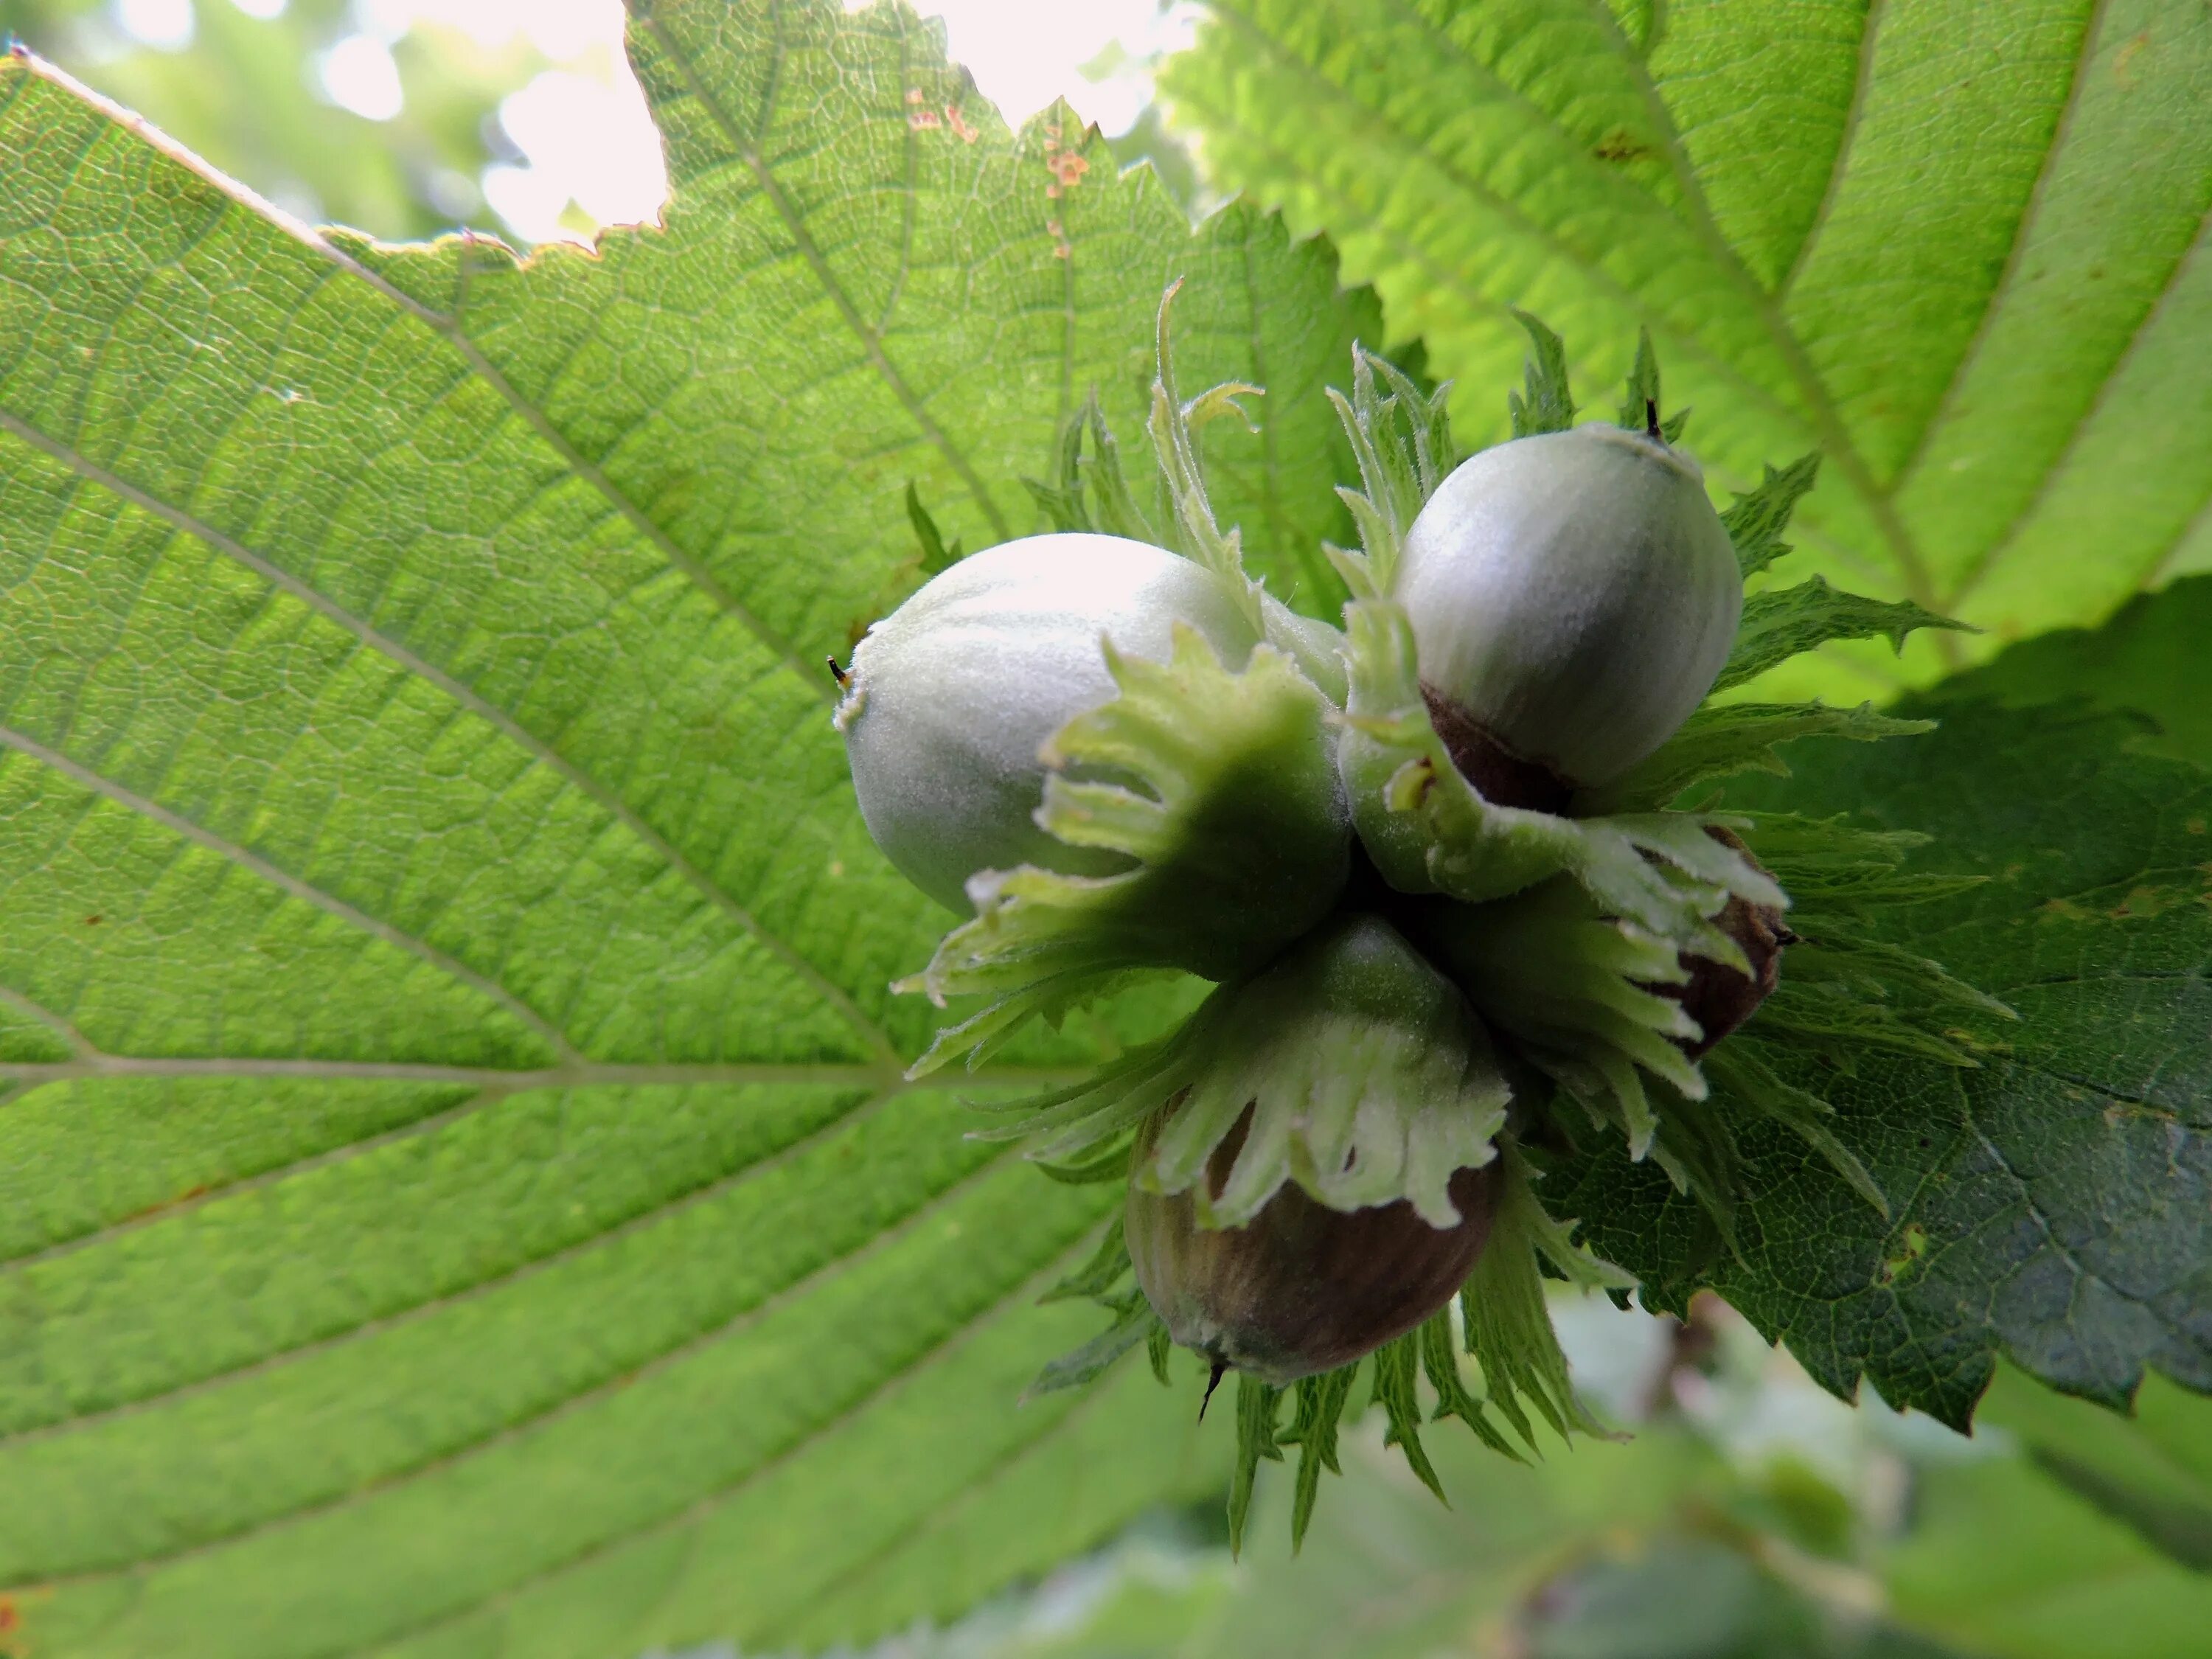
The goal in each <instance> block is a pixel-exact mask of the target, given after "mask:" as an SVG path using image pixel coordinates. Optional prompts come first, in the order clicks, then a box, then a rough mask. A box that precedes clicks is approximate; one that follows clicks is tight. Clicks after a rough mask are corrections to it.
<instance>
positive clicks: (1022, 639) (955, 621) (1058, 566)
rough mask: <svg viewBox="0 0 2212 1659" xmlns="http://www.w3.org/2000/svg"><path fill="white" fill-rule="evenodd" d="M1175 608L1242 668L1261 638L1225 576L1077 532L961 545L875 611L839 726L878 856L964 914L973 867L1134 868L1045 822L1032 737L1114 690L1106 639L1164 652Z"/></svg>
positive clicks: (1080, 871)
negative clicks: (946, 566)
mask: <svg viewBox="0 0 2212 1659" xmlns="http://www.w3.org/2000/svg"><path fill="white" fill-rule="evenodd" d="M1179 622H1180V623H1185V624H1187V625H1188V626H1189V627H1191V628H1194V629H1197V631H1198V633H1199V634H1200V636H1201V637H1202V638H1203V639H1204V640H1205V641H1206V643H1207V644H1208V645H1209V646H1211V647H1212V648H1213V651H1214V653H1215V654H1216V655H1218V657H1220V659H1222V661H1223V662H1224V663H1225V665H1227V666H1229V667H1230V668H1231V669H1237V668H1241V667H1242V666H1243V664H1244V663H1245V661H1246V660H1247V659H1249V657H1250V655H1251V653H1252V648H1253V647H1254V646H1255V645H1256V644H1257V643H1258V642H1259V638H1258V635H1257V634H1256V633H1255V630H1254V629H1253V628H1252V626H1251V625H1250V623H1249V622H1247V621H1246V619H1245V617H1244V614H1243V611H1241V610H1240V609H1239V608H1238V606H1237V600H1236V598H1235V596H1234V595H1233V594H1232V593H1231V592H1230V591H1229V589H1228V587H1227V586H1226V585H1225V583H1223V582H1221V581H1220V580H1218V579H1217V578H1216V577H1214V576H1213V575H1212V574H1209V573H1208V572H1207V571H1206V570H1205V569H1203V568H1200V566H1198V565H1196V564H1194V563H1193V562H1191V561H1189V560H1188V559H1184V558H1180V557H1178V556H1176V555H1175V554H1172V553H1169V552H1166V551H1164V550H1162V549H1159V548H1157V547H1148V546H1146V544H1143V543H1142V542H1134V541H1129V540H1127V539H1125V538H1121V537H1118V536H1094V535H1084V534H1076V533H1069V534H1061V535H1050V536H1030V537H1027V538H1024V539H1023V540H1020V541H1014V542H1006V543H1003V544H1000V546H997V547H994V548H990V549H987V550H985V551H983V552H981V553H977V554H975V555H973V556H969V557H968V558H965V559H963V560H962V561H961V562H959V563H957V564H956V565H954V566H953V567H952V568H951V569H950V570H947V571H945V573H944V574H941V575H939V576H938V577H936V578H934V579H933V580H931V581H930V582H929V583H928V584H927V586H924V587H922V588H921V591H920V592H916V593H915V595H914V596H913V597H912V598H911V599H908V600H907V602H906V603H905V604H904V605H901V606H900V607H899V608H898V609H897V610H896V611H893V612H892V613H891V614H890V616H888V617H884V619H883V620H882V621H881V622H878V623H876V625H875V626H874V627H873V628H872V629H869V630H868V634H867V637H866V638H865V639H863V640H862V641H860V645H859V647H857V648H856V649H855V650H854V653H853V665H852V671H851V673H850V676H849V677H848V683H847V691H846V696H845V700H844V702H843V703H842V705H841V706H840V708H839V709H838V725H839V726H840V727H841V729H842V731H843V732H844V734H845V750H846V755H847V757H848V759H849V760H850V761H851V763H852V769H853V786H854V791H855V792H856V793H857V794H858V795H859V797H860V816H861V817H862V819H863V820H864V821H865V822H866V824H867V826H868V834H869V835H870V836H872V837H873V838H874V840H875V843H876V845H877V846H878V847H879V848H882V849H883V852H884V856H885V857H886V858H888V859H890V861H891V863H892V864H893V865H895V866H897V868H898V869H899V871H900V872H901V873H902V874H903V875H905V876H906V878H908V880H909V881H911V882H913V883H914V884H915V886H917V887H919V888H921V890H922V891H923V892H925V893H927V894H928V895H929V896H931V897H932V898H933V899H935V900H937V901H938V902H939V903H940V904H943V905H944V906H945V907H946V908H948V909H951V910H953V911H955V912H957V913H958V914H961V915H966V914H968V912H969V910H970V908H972V907H971V906H970V904H969V899H968V894H967V881H968V878H969V877H970V876H972V875H974V874H975V872H977V871H979V870H1005V869H1012V867H1014V866H1017V865H1021V864H1035V865H1039V866H1043V867H1045V868H1048V869H1052V870H1057V871H1060V872H1064V873H1066V874H1070V875H1105V874H1109V873H1111V872H1114V871H1115V870H1117V869H1121V868H1124V867H1126V864H1127V861H1126V860H1123V859H1121V858H1120V857H1119V856H1118V855H1116V854H1111V853H1108V852H1103V851H1099V850H1096V849H1081V848H1072V847H1068V846H1066V845H1065V844H1063V843H1062V842H1059V841H1056V840H1054V838H1053V837H1052V836H1049V835H1048V834H1046V833H1045V831H1044V830H1043V829H1040V828H1039V827H1038V826H1037V824H1036V820H1035V818H1034V817H1033V816H1032V815H1033V814H1034V813H1035V812H1036V809H1037V806H1038V805H1039V804H1040V802H1041V801H1042V799H1043V793H1044V778H1045V767H1044V764H1043V763H1042V761H1040V760H1039V759H1038V755H1037V751H1038V750H1039V748H1040V747H1041V746H1042V744H1043V743H1044V741H1045V740H1046V739H1047V738H1049V737H1051V736H1052V734H1053V733H1054V732H1057V731H1058V730H1059V729H1060V727H1061V726H1065V725H1066V723H1067V721H1068V720H1071V719H1072V718H1073V717H1074V716H1075V715H1077V714H1081V713H1083V712H1084V711H1085V709H1089V708H1097V706H1098V705H1100V704H1101V703H1103V702H1108V701H1109V699H1111V698H1112V697H1113V696H1115V684H1114V681H1113V678H1112V677H1111V676H1110V675H1109V673H1108V672H1107V670H1106V660H1105V657H1104V654H1103V652H1102V651H1101V649H1100V641H1101V640H1102V639H1110V640H1111V641H1113V642H1114V646H1115V648H1116V649H1117V650H1119V651H1121V653H1123V654H1124V655H1126V656H1131V657H1140V658H1145V659H1149V660H1151V661H1154V662H1164V661H1166V660H1167V659H1168V656H1169V653H1170V647H1171V635H1170V630H1171V629H1172V628H1173V627H1174V625H1175V624H1176V623H1179Z"/></svg>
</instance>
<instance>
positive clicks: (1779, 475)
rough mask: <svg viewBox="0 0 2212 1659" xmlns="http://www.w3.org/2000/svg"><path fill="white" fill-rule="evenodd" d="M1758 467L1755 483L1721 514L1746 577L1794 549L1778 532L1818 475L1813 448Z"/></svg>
mask: <svg viewBox="0 0 2212 1659" xmlns="http://www.w3.org/2000/svg"><path fill="white" fill-rule="evenodd" d="M1759 471H1760V475H1761V476H1760V478H1759V483H1758V485H1757V486H1756V487H1755V488H1753V489H1750V490H1747V492H1745V493H1744V494H1743V495H1739V496H1737V497H1736V498H1735V501H1734V503H1733V504H1732V505H1730V507H1729V510H1728V511H1727V512H1725V513H1722V514H1721V522H1722V524H1723V525H1725V526H1727V527H1728V533H1729V542H1730V543H1732V544H1734V545H1735V556H1736V562H1737V563H1738V564H1739V565H1741V567H1742V569H1743V574H1744V578H1745V580H1750V579H1751V578H1752V577H1753V576H1755V575H1757V574H1759V572H1760V571H1762V570H1764V569H1765V568H1766V567H1767V566H1769V565H1770V564H1772V563H1773V562H1775V561H1776V560H1777V559H1779V558H1784V557H1785V556H1788V555H1789V554H1790V553H1793V552H1795V551H1796V549H1794V548H1792V547H1791V546H1790V544H1789V543H1787V542H1785V541H1784V540H1783V539H1782V532H1783V531H1784V530H1785V529H1786V528H1788V527H1789V524H1790V516H1791V515H1792V514H1793V513H1796V510H1797V503H1798V502H1799V501H1802V500H1803V499H1804V498H1805V495H1806V494H1807V493H1808V491H1809V490H1811V489H1812V488H1813V486H1814V483H1817V482H1818V481H1819V479H1820V451H1818V450H1814V452H1813V453H1811V454H1809V455H1801V456H1799V457H1798V458H1797V459H1796V460H1794V461H1792V462H1790V465H1787V466H1785V467H1781V468H1775V467H1771V466H1766V467H1761V468H1760V469H1759Z"/></svg>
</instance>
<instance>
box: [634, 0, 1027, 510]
mask: <svg viewBox="0 0 2212 1659" xmlns="http://www.w3.org/2000/svg"><path fill="white" fill-rule="evenodd" d="M624 4H625V9H627V10H628V11H629V16H630V20H631V21H632V22H633V23H634V24H635V26H636V27H640V28H641V29H644V30H645V31H646V32H647V33H649V34H651V35H652V36H653V39H654V40H656V41H657V42H659V46H660V49H661V50H662V51H663V52H665V53H666V54H667V56H668V60H669V62H670V63H671V64H672V65H673V66H674V67H675V70H676V71H677V73H678V74H679V75H681V76H683V77H684V85H685V87H687V88H689V89H690V93H691V95H692V97H693V98H695V99H696V100H698V103H699V106H700V108H702V110H704V111H705V112H707V116H708V119H710V120H712V121H713V122H714V125H715V126H716V127H718V128H720V131H721V133H722V136H723V137H724V138H725V139H726V141H727V142H728V143H729V146H730V149H731V150H732V152H733V153H734V154H735V155H737V157H738V160H739V161H742V162H743V163H744V166H745V169H746V171H748V172H749V173H751V174H752V175H753V179H754V182H755V183H756V184H757V185H758V186H759V189H760V192H761V196H762V198H763V200H764V201H766V202H767V203H768V204H769V206H770V207H772V208H773V209H775V213H776V216H777V217H778V218H780V219H781V220H782V222H783V224H784V228H785V229H786V230H787V231H788V232H789V233H790V234H791V238H792V241H793V245H794V246H797V248H798V249H799V255H800V257H801V258H804V259H805V261H806V265H807V269H808V270H811V271H812V272H813V274H814V279H815V281H816V282H817V283H820V284H821V286H822V289H823V294H824V295H826V296H827V297H828V299H829V302H830V305H831V306H832V307H834V308H835V309H836V313H837V315H838V317H839V319H841V320H842V322H843V323H844V325H845V326H846V328H847V329H848V330H849V331H851V333H852V335H853V337H854V339H855V340H857V341H859V342H860V348H861V349H862V351H864V352H865V353H866V356H867V358H868V362H869V365H870V367H872V368H873V369H874V370H875V371H876V374H877V375H878V378H879V379H880V380H882V381H883V383H884V386H885V388H886V389H888V390H889V391H890V393H891V395H892V397H893V398H896V399H897V401H898V404H899V406H900V407H901V408H902V410H905V411H906V416H907V418H908V420H910V421H912V422H914V424H915V428H916V430H918V431H919V432H920V433H921V435H922V436H923V438H924V439H926V440H927V441H928V442H929V443H930V445H931V446H932V447H933V448H935V449H936V450H937V452H938V453H939V454H941V455H943V456H944V457H945V464H946V465H948V466H950V467H951V469H952V471H953V472H954V474H955V475H956V476H957V477H958V478H959V480H960V482H961V485H962V487H963V488H964V489H966V490H967V491H968V493H969V495H971V496H973V497H974V498H975V505H976V506H977V507H979V508H980V509H981V512H982V513H983V516H984V517H985V518H986V519H987V520H989V521H990V525H991V529H992V532H993V533H994V534H995V535H996V536H997V537H998V538H999V539H1000V541H1002V542H1003V541H1008V540H1011V539H1012V537H1013V533H1014V532H1013V528H1012V526H1011V525H1010V524H1009V523H1008V522H1007V520H1006V514H1005V513H1003V512H1002V511H1001V510H1000V507H999V504H998V502H997V501H996V500H994V498H993V496H992V495H991V492H990V490H989V489H988V488H987V487H986V485H985V484H984V483H983V480H982V477H981V475H980V474H979V473H978V472H977V471H975V464H974V463H973V462H972V461H970V460H969V459H968V455H967V452H966V451H964V450H963V449H962V448H961V447H959V446H958V445H957V444H955V443H954V442H953V441H952V439H951V435H950V434H948V433H947V432H946V431H945V428H943V427H941V426H939V424H938V422H937V419H936V417H935V416H933V415H932V414H930V412H929V410H928V407H927V405H926V404H924V403H923V402H922V401H921V398H919V397H917V396H916V395H915V391H914V388H913V387H912V386H909V385H908V384H907V380H906V377H905V375H903V374H901V373H900V372H899V368H898V366H897V365H896V364H895V363H894V362H891V360H890V356H889V354H888V353H886V352H885V351H884V345H883V341H882V339H881V337H879V336H878V334H877V333H876V331H874V330H873V329H872V328H871V327H870V326H869V325H868V321H867V319H866V318H865V317H863V316H861V315H860V307H858V306H856V305H855V304H854V302H853V296H852V295H849V294H848V293H847V292H846V291H845V288H844V284H843V283H840V282H839V281H838V280H837V274H836V271H834V270H831V269H830V266H829V260H828V258H826V257H825V256H824V255H823V252H822V249H821V247H820V246H819V245H818V244H817V243H816V241H815V240H814V235H813V233H812V232H811V230H810V229H809V228H807V224H806V219H805V215H803V214H801V213H800V212H799V210H798V208H797V206H796V205H795V204H793V202H792V200H791V198H790V197H788V196H787V195H786V194H785V192H784V189H783V185H782V183H781V180H779V179H777V178H776V176H775V170H774V169H773V168H771V167H769V165H768V161H767V158H766V157H765V156H763V155H762V154H761V152H760V150H759V149H757V147H756V146H754V145H752V144H750V143H746V142H745V138H744V133H743V132H742V131H741V130H740V129H739V128H738V124H737V122H736V121H735V119H734V118H732V116H731V115H730V112H728V111H727V110H726V109H724V108H723V107H722V104H721V100H720V99H718V98H716V97H714V95H713V94H711V93H710V92H709V91H708V88H707V87H706V85H705V83H704V82H702V81H701V79H700V78H699V76H698V73H697V71H696V69H695V68H694V67H693V65H692V63H691V60H690V58H689V56H687V55H686V54H685V53H684V52H682V51H681V50H680V49H679V48H678V46H677V44H676V42H675V40H673V39H672V38H671V36H670V34H669V33H668V30H667V29H666V28H665V27H664V26H663V25H662V23H661V21H660V20H659V18H658V17H657V16H654V15H653V14H652V13H651V12H650V11H646V12H643V13H642V14H641V11H640V9H639V7H638V5H637V3H636V0H624ZM779 21H781V20H780V18H779ZM782 56H783V41H782V39H781V35H780V34H779V36H778V38H777V40H776V62H777V64H781V60H782ZM776 78H777V77H776V76H775V72H774V70H773V68H772V70H771V73H770V76H769V84H770V86H771V88H772V87H773V85H774V83H775V79H776ZM768 115H769V95H768V94H763V108H762V127H763V131H765V130H766V126H767V118H768Z"/></svg>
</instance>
